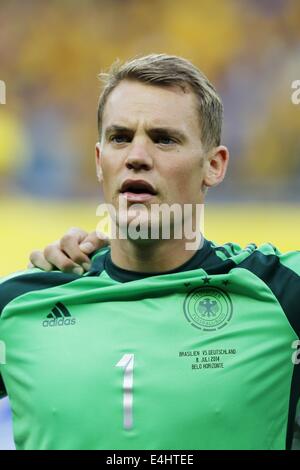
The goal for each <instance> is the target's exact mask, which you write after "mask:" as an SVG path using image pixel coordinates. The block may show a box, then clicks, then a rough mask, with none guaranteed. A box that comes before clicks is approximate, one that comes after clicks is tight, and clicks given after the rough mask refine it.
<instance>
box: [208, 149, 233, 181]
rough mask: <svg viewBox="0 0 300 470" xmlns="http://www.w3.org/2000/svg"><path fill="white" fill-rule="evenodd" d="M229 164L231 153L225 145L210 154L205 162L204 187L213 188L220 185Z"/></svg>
mask: <svg viewBox="0 0 300 470" xmlns="http://www.w3.org/2000/svg"><path fill="white" fill-rule="evenodd" d="M228 162H229V152H228V149H227V147H225V146H224V145H219V146H218V147H215V148H214V149H213V150H212V151H211V152H209V153H208V157H207V160H206V162H205V167H206V168H205V172H204V179H203V184H204V186H206V187H208V188H212V187H213V186H217V185H218V184H220V183H221V182H222V181H223V179H224V177H225V175H226V170H227V166H228Z"/></svg>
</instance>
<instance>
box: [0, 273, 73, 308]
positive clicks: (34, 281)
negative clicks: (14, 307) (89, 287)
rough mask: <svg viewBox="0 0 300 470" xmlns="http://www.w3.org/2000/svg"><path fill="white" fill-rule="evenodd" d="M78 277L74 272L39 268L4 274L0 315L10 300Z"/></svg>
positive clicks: (0, 295) (0, 282) (0, 287)
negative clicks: (66, 272)
mask: <svg viewBox="0 0 300 470" xmlns="http://www.w3.org/2000/svg"><path fill="white" fill-rule="evenodd" d="M79 278H80V276H77V275H75V274H65V273H62V272H60V271H51V272H45V271H41V270H39V269H28V270H27V271H19V272H17V273H14V274H11V275H9V276H6V277H4V278H2V279H0V315H1V313H2V311H3V309H4V308H5V307H6V306H7V305H8V304H9V303H10V302H12V301H13V300H15V299H16V298H18V297H20V296H22V295H24V294H27V293H29V292H33V291H37V290H42V289H49V288H52V287H56V286H60V285H63V284H67V283H70V282H73V281H74V280H77V279H79Z"/></svg>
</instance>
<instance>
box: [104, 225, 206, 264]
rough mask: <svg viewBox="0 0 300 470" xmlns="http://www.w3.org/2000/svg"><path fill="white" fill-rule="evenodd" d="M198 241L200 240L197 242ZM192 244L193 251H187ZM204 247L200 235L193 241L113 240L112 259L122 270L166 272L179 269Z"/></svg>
mask: <svg viewBox="0 0 300 470" xmlns="http://www.w3.org/2000/svg"><path fill="white" fill-rule="evenodd" d="M197 240H200V241H198V242H197ZM187 244H192V245H191V246H192V249H187ZM202 245H203V237H202V235H201V234H200V233H199V234H198V237H195V238H194V239H193V240H187V239H185V238H183V239H180V240H176V239H170V240H143V241H136V240H135V241H132V240H129V239H126V240H122V239H114V240H111V258H112V261H113V263H114V264H116V265H117V266H119V267H120V268H122V269H127V270H129V271H137V272H145V273H146V272H149V273H151V272H164V271H171V270H173V269H176V268H178V267H179V266H181V265H182V264H184V263H185V262H187V261H188V260H189V259H191V258H192V257H193V255H194V254H195V252H196V251H197V250H198V249H199V248H201V247H202Z"/></svg>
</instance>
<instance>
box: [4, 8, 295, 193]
mask: <svg viewBox="0 0 300 470" xmlns="http://www.w3.org/2000/svg"><path fill="white" fill-rule="evenodd" d="M150 52H167V53H171V54H177V55H183V56H184V57H186V58H189V59H190V60H192V61H193V62H194V63H195V64H196V65H197V66H199V68H201V70H202V71H203V72H204V73H205V74H206V75H207V76H208V77H209V79H210V80H211V81H212V82H213V83H214V84H215V85H216V87H217V90H218V91H219V93H220V94H221V96H222V98H223V101H224V106H225V121H224V132H223V142H224V144H226V145H227V146H228V147H229V149H230V151H231V167H230V171H229V174H228V177H227V179H226V181H225V182H224V183H223V187H222V189H217V190H216V191H215V192H214V193H212V195H211V198H212V199H216V200H220V199H221V200H224V199H225V200H240V201H244V200H245V201H246V200H251V201H255V200H279V201H283V200H291V201H298V202H299V199H300V192H299V186H300V105H298V106H296V105H295V104H293V103H292V101H291V94H292V90H291V84H292V82H293V81H294V80H297V79H298V80H300V2H299V1H298V0H226V1H223V0H222V1H221V0H185V1H182V0H85V1H84V2H82V1H79V0H72V1H71V0H52V1H51V2H49V1H43V0H39V1H37V0H27V1H21V0H10V1H8V0H7V1H5V0H3V1H1V3H0V79H1V80H4V81H5V83H6V95H7V96H6V104H5V105H0V194H2V195H3V194H5V195H8V194H9V195H16V194H25V195H28V196H32V197H34V198H35V197H37V198H45V199H49V198H50V199H51V198H58V199H61V198H82V197H89V196H94V195H96V194H97V193H98V187H97V181H96V178H95V170H94V159H93V155H94V143H95V142H96V140H97V127H96V110H97V100H98V95H99V92H100V83H99V82H98V80H97V75H98V73H99V72H100V71H101V70H103V69H107V68H108V67H109V65H110V64H111V63H112V62H113V61H114V60H115V59H116V58H120V59H126V58H129V57H133V56H136V55H139V54H146V53H150Z"/></svg>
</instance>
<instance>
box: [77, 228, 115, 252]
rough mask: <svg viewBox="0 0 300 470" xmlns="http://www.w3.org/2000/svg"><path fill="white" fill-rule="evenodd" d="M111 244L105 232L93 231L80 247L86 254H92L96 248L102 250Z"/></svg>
mask: <svg viewBox="0 0 300 470" xmlns="http://www.w3.org/2000/svg"><path fill="white" fill-rule="evenodd" d="M107 245H109V238H108V236H107V235H105V233H103V232H97V233H96V232H91V233H89V234H88V235H87V236H86V237H85V238H84V239H83V240H82V242H81V243H80V245H79V248H80V249H81V251H83V252H84V253H85V254H86V255H90V254H92V253H93V252H94V251H96V250H100V248H103V247H104V246H107Z"/></svg>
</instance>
